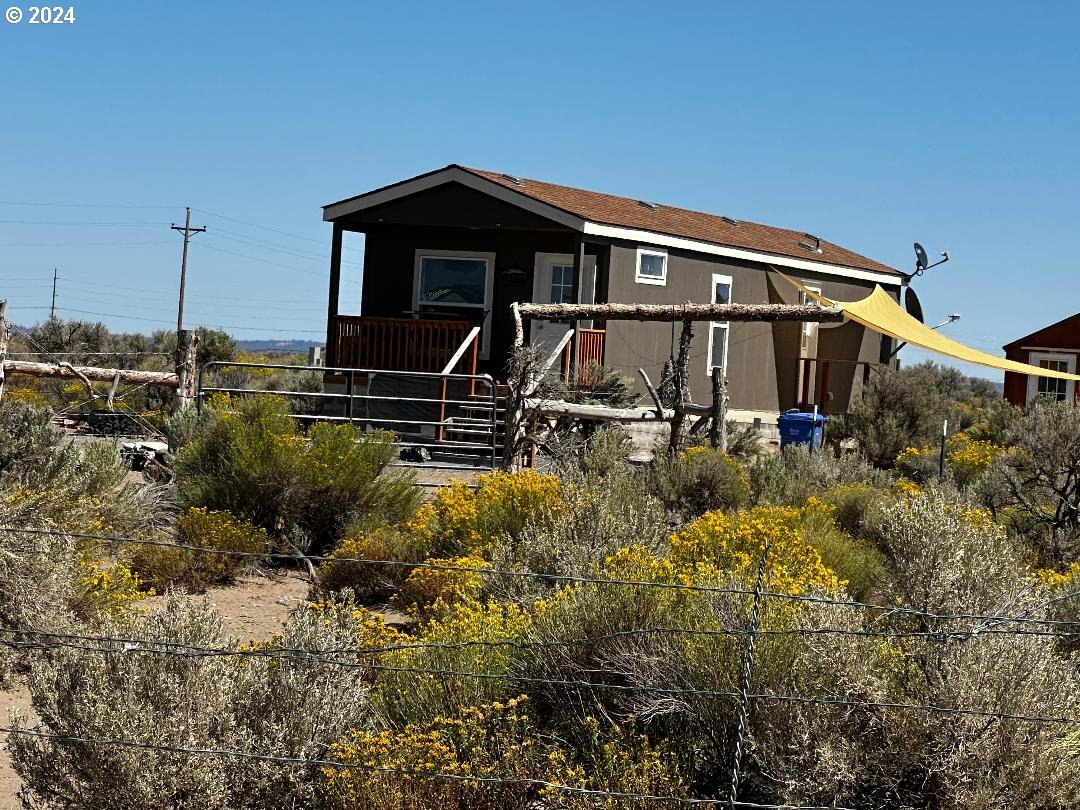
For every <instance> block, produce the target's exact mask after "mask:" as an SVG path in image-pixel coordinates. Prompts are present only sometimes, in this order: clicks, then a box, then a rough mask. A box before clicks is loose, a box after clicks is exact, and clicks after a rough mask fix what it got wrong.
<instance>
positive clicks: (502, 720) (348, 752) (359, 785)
mask: <svg viewBox="0 0 1080 810" xmlns="http://www.w3.org/2000/svg"><path fill="white" fill-rule="evenodd" d="M526 700H527V698H526V696H524V695H522V696H520V697H516V698H511V699H510V700H507V701H506V702H505V703H502V702H500V703H492V704H485V705H483V706H469V707H464V708H462V709H461V711H460V712H457V713H455V714H452V715H449V716H445V717H436V718H434V719H433V720H431V721H428V722H425V723H407V724H406V725H404V726H403V727H400V728H397V729H390V730H385V731H367V730H362V729H350V731H349V732H348V733H347V734H346V735H345V738H344V739H343V740H340V741H338V742H336V743H334V744H333V745H332V746H331V747H330V752H329V757H330V759H331V760H332V761H334V762H342V763H344V767H338V766H332V767H326V768H324V769H323V771H322V775H323V779H324V784H323V786H322V792H323V796H324V801H325V802H326V805H327V807H332V808H342V810H367V809H368V808H371V810H397V809H398V808H405V807H418V808H419V807H424V808H433V810H451V808H464V807H483V808H489V807H490V808H495V807H503V808H523V807H524V806H525V804H526V803H527V801H528V799H529V796H530V795H532V794H534V793H535V789H533V788H531V787H530V786H529V785H527V784H521V783H519V784H514V783H513V782H512V781H510V782H507V783H503V784H499V783H495V784H485V783H483V782H480V781H468V780H467V777H469V776H474V777H477V778H478V779H506V780H513V779H515V778H516V779H530V778H536V777H537V775H538V774H539V772H540V771H541V769H542V768H543V766H544V762H543V760H544V757H543V751H542V750H541V749H540V746H539V745H538V740H537V738H536V736H535V735H534V733H533V730H532V724H531V723H530V721H529V718H528V717H527V716H526V714H525V712H524V704H525V702H526ZM418 773H419V774H423V773H437V774H446V775H448V776H449V777H450V778H444V779H439V778H426V779H425V778H415V777H414V776H410V775H409V774H418ZM454 776H458V777H465V778H463V779H453V778H452V777H454Z"/></svg>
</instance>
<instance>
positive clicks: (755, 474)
mask: <svg viewBox="0 0 1080 810" xmlns="http://www.w3.org/2000/svg"><path fill="white" fill-rule="evenodd" d="M746 469H747V473H748V475H749V480H750V500H751V503H754V504H767V503H772V504H777V505H780V506H802V505H803V504H805V503H806V500H807V498H810V497H811V496H814V495H818V496H820V495H821V494H822V493H823V492H824V491H825V490H827V489H829V488H830V487H834V486H837V485H838V484H868V485H870V486H873V487H877V488H884V487H886V486H888V484H889V483H890V482H891V481H892V478H891V476H890V475H889V474H888V473H886V472H884V471H882V470H877V469H874V467H872V466H871V465H870V464H869V463H868V462H867V460H866V458H865V457H863V456H860V455H856V454H844V455H841V456H840V457H839V458H838V457H836V456H834V455H832V454H831V453H826V452H818V453H813V454H811V453H810V452H809V451H808V449H807V448H806V447H805V446H803V445H791V446H789V447H786V448H784V451H783V452H782V453H779V454H769V453H766V454H764V455H762V456H760V457H758V458H756V459H753V460H751V461H750V463H749V464H747V467H746Z"/></svg>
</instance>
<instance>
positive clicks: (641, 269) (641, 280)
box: [636, 248, 667, 286]
mask: <svg viewBox="0 0 1080 810" xmlns="http://www.w3.org/2000/svg"><path fill="white" fill-rule="evenodd" d="M636 280H637V283H638V284H658V285H660V286H663V285H664V284H665V283H667V253H666V252H665V251H663V250H653V249H651V248H638V252H637V278H636Z"/></svg>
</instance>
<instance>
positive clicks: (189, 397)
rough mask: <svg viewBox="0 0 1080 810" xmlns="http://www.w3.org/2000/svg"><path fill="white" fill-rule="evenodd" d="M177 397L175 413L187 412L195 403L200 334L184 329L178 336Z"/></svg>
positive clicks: (174, 400)
mask: <svg viewBox="0 0 1080 810" xmlns="http://www.w3.org/2000/svg"><path fill="white" fill-rule="evenodd" d="M176 337H177V342H176V383H177V384H176V396H175V397H174V398H173V413H180V412H181V411H184V410H187V409H188V408H189V407H190V406H191V404H192V402H194V401H195V385H196V382H197V379H196V375H195V356H196V349H197V347H198V345H199V333H198V332H195V331H192V330H191V329H183V330H181V331H179V332H177V334H176Z"/></svg>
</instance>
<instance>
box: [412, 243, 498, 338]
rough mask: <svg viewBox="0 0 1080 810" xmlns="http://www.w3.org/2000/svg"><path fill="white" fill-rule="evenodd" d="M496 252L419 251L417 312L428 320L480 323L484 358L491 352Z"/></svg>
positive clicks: (415, 277) (415, 291)
mask: <svg viewBox="0 0 1080 810" xmlns="http://www.w3.org/2000/svg"><path fill="white" fill-rule="evenodd" d="M494 272H495V254H494V253H473V252H464V251H458V250H417V251H416V266H415V268H414V273H413V309H414V310H416V311H418V312H424V313H426V314H427V315H428V317H446V318H462V319H465V320H469V321H473V322H474V323H479V324H480V326H481V333H480V356H481V357H483V358H485V359H486V358H487V357H488V356H489V352H490V349H491V302H492V292H493V276H494Z"/></svg>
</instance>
